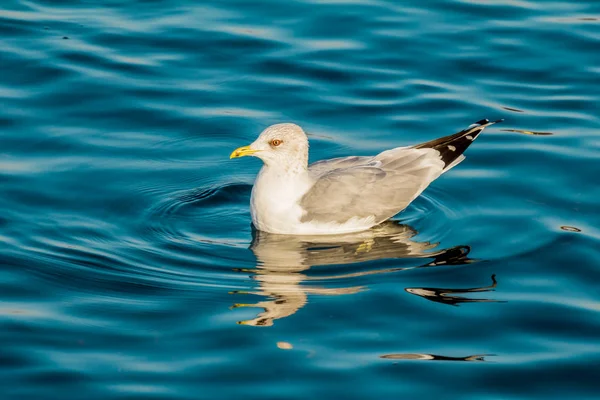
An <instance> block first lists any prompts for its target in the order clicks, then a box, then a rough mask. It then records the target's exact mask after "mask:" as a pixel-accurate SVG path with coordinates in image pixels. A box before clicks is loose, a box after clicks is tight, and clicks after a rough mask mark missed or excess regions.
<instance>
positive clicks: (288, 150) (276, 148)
mask: <svg viewBox="0 0 600 400" xmlns="http://www.w3.org/2000/svg"><path fill="white" fill-rule="evenodd" d="M244 156H253V157H258V158H260V159H261V160H262V161H263V163H264V164H265V165H266V166H268V167H281V168H284V169H288V170H289V169H301V170H306V168H307V166H308V138H307V137H306V134H305V133H304V131H303V130H302V128H300V127H299V126H298V125H296V124H289V123H287V124H276V125H271V126H270V127H268V128H267V129H265V130H264V131H262V133H261V134H260V135H259V136H258V138H257V139H256V140H255V141H254V142H253V143H252V144H251V145H249V146H244V147H240V148H237V149H235V150H234V151H233V153H231V156H229V158H238V157H244Z"/></svg>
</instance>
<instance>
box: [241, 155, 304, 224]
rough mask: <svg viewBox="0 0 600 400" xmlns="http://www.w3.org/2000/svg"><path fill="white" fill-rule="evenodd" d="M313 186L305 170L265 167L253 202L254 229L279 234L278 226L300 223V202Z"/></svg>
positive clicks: (258, 178) (254, 190)
mask: <svg viewBox="0 0 600 400" xmlns="http://www.w3.org/2000/svg"><path fill="white" fill-rule="evenodd" d="M313 183H314V181H313V180H312V179H311V178H310V176H309V174H308V170H307V168H306V167H301V166H299V165H297V166H293V165H291V166H290V167H289V168H280V167H279V166H269V165H267V164H265V165H264V166H263V167H262V169H261V170H260V172H259V173H258V176H257V177H256V181H255V183H254V187H253V188H252V197H251V199H250V203H251V213H252V222H253V223H254V225H255V226H256V227H257V228H258V229H260V230H263V231H268V232H277V231H278V230H280V229H279V228H278V227H279V226H289V225H290V222H291V221H296V223H297V222H298V221H299V220H300V218H301V216H302V210H301V208H300V206H299V205H298V201H299V200H300V199H301V198H302V196H304V194H305V193H306V192H307V191H308V189H310V187H311V186H312V185H313Z"/></svg>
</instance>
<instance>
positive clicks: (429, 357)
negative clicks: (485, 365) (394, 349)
mask: <svg viewBox="0 0 600 400" xmlns="http://www.w3.org/2000/svg"><path fill="white" fill-rule="evenodd" d="M491 355H492V354H474V355H472V356H466V357H448V356H440V355H437V354H421V353H398V354H386V355H383V356H380V358H385V359H388V360H422V361H423V360H424V361H475V362H478V361H486V359H485V357H489V356H491Z"/></svg>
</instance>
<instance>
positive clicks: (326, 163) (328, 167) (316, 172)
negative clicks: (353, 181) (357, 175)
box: [308, 156, 373, 178]
mask: <svg viewBox="0 0 600 400" xmlns="http://www.w3.org/2000/svg"><path fill="white" fill-rule="evenodd" d="M372 160H373V157H360V156H350V157H339V158H331V159H329V160H321V161H317V162H315V163H312V164H310V165H309V166H308V172H309V173H310V175H311V176H312V177H313V178H319V177H320V176H322V175H324V174H326V173H327V172H330V171H332V170H334V169H342V168H349V167H356V166H359V165H365V164H368V163H369V161H372Z"/></svg>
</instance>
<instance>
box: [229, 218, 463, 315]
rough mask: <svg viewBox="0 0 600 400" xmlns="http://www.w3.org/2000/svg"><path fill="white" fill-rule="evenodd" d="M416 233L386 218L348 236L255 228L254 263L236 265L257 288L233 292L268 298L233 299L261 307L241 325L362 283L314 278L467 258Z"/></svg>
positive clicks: (291, 310)
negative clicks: (339, 270) (393, 263)
mask: <svg viewBox="0 0 600 400" xmlns="http://www.w3.org/2000/svg"><path fill="white" fill-rule="evenodd" d="M416 234H417V232H416V231H415V230H414V229H412V228H411V227H409V226H407V225H402V224H399V223H397V222H393V221H388V222H387V223H384V224H382V225H379V226H377V227H374V228H372V229H370V230H368V231H364V232H357V233H351V234H344V235H327V236H288V235H276V234H271V233H266V232H260V231H255V232H254V238H253V241H252V244H251V246H250V249H251V250H252V251H253V252H254V254H255V256H256V258H257V266H256V268H251V269H237V271H239V272H244V273H249V274H251V277H252V279H254V280H256V281H257V282H258V290H256V291H250V292H248V291H235V292H232V293H233V294H253V295H259V296H262V297H265V298H266V300H264V301H260V302H258V303H254V304H241V303H238V304H235V305H233V307H232V308H238V307H257V308H262V309H263V312H261V313H259V314H258V316H257V317H256V318H254V319H250V320H246V321H240V322H238V323H239V324H243V325H253V326H271V325H273V321H275V320H277V319H281V318H286V317H289V316H290V315H292V314H294V313H296V312H297V311H298V310H299V309H301V308H302V307H303V306H304V305H305V304H306V303H307V298H308V295H309V294H318V295H345V294H354V293H358V292H360V291H361V290H363V289H365V288H364V287H363V286H348V287H341V288H323V287H319V286H314V285H311V284H310V283H311V281H315V280H319V281H326V280H340V279H347V278H355V277H359V276H367V275H374V274H381V273H389V272H395V271H401V270H406V269H414V268H426V267H436V266H447V265H461V264H467V263H470V262H474V260H472V259H469V258H468V257H467V256H468V253H469V251H470V249H469V247H467V246H457V247H453V248H450V249H444V250H437V251H436V250H435V248H436V247H437V246H438V244H437V243H430V242H417V241H414V240H412V237H414V236H415V235H416ZM384 258H386V259H403V258H426V259H427V262H425V263H419V264H418V265H417V266H411V267H398V268H386V269H378V270H369V271H360V272H353V273H345V274H336V275H331V276H319V277H309V276H307V275H306V274H305V272H307V271H308V269H309V268H311V267H312V266H316V265H321V266H325V265H337V264H353V263H360V262H365V261H372V260H379V259H384Z"/></svg>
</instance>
